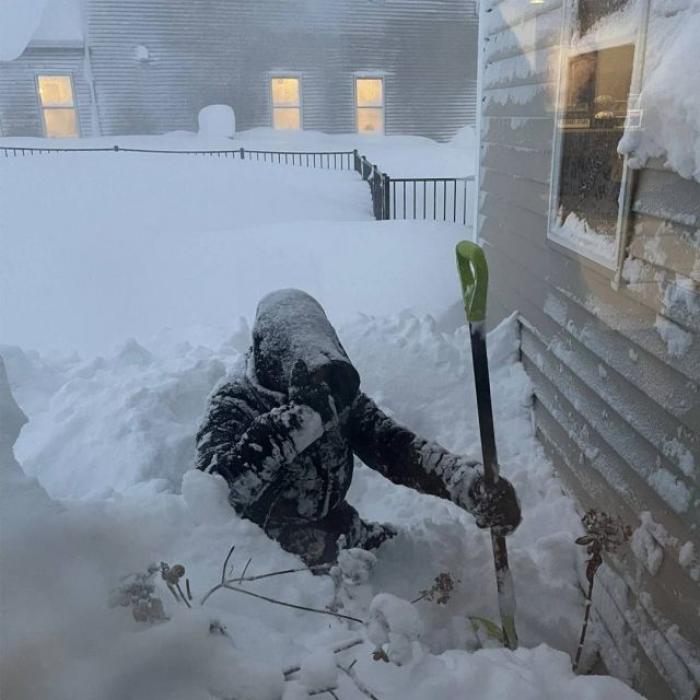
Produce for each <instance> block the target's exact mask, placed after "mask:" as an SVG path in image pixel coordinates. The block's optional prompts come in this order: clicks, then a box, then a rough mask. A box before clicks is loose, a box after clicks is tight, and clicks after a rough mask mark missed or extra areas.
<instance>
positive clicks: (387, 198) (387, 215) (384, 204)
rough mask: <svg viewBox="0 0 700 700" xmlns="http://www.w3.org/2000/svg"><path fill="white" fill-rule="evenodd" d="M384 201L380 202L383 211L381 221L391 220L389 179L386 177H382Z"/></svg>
mask: <svg viewBox="0 0 700 700" xmlns="http://www.w3.org/2000/svg"><path fill="white" fill-rule="evenodd" d="M383 182H384V201H383V202H382V209H383V212H382V213H383V215H384V216H383V219H384V220H385V221H388V220H389V219H391V187H390V185H391V178H390V177H389V176H388V175H386V174H385V175H384V177H383Z"/></svg>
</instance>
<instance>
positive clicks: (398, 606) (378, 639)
mask: <svg viewBox="0 0 700 700" xmlns="http://www.w3.org/2000/svg"><path fill="white" fill-rule="evenodd" d="M421 630H422V625H421V621H420V618H419V617H418V612H417V611H416V609H415V607H413V605H411V603H409V602H408V601H406V600H402V599H401V598H398V597H397V596H395V595H391V594H390V593H380V594H379V595H377V596H375V597H374V600H372V604H371V605H370V606H369V620H368V621H367V636H368V637H369V639H370V641H371V642H372V643H373V644H374V645H375V647H376V652H375V658H377V659H382V660H385V661H391V662H392V663H394V664H396V665H397V666H401V665H403V664H406V663H408V662H409V661H410V660H411V659H412V658H413V643H414V642H417V641H418V638H419V636H420V633H421Z"/></svg>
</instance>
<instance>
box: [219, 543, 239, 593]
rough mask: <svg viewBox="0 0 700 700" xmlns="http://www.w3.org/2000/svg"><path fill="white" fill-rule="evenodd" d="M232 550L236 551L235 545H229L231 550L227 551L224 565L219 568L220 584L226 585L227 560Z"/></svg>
mask: <svg viewBox="0 0 700 700" xmlns="http://www.w3.org/2000/svg"><path fill="white" fill-rule="evenodd" d="M234 549H236V545H235V544H234V545H231V549H229V550H228V554H227V555H226V559H224V565H223V567H222V568H221V583H226V567H227V566H228V562H229V559H230V558H231V556H232V554H233V550H234Z"/></svg>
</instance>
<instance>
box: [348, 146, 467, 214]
mask: <svg viewBox="0 0 700 700" xmlns="http://www.w3.org/2000/svg"><path fill="white" fill-rule="evenodd" d="M354 160H355V170H356V171H357V172H358V173H359V174H360V176H361V177H362V179H363V180H366V181H367V182H368V183H369V188H370V192H371V194H372V209H373V212H374V217H375V218H376V219H378V220H389V219H415V220H418V219H420V220H425V221H448V222H452V223H455V224H462V225H465V226H466V224H467V222H468V221H471V217H472V213H473V209H472V206H473V196H474V177H473V176H471V177H398V178H396V177H394V178H392V177H390V176H389V175H387V174H386V173H383V172H381V170H379V168H378V167H377V166H376V165H374V164H373V163H370V162H369V160H367V158H366V157H365V156H361V155H360V154H359V153H358V152H357V150H356V151H355V152H354Z"/></svg>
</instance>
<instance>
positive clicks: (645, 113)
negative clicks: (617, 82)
mask: <svg viewBox="0 0 700 700" xmlns="http://www.w3.org/2000/svg"><path fill="white" fill-rule="evenodd" d="M698 36H700V0H672V1H671V2H652V3H651V15H650V18H649V29H648V37H647V50H646V55H645V61H644V78H643V88H642V94H641V103H640V107H641V110H642V127H641V129H638V128H637V129H632V128H629V129H628V130H627V132H626V134H625V136H624V138H623V140H622V141H621V142H620V145H619V150H620V152H621V153H629V154H630V155H632V156H633V159H632V161H631V164H632V165H633V167H642V166H643V165H644V164H645V163H646V161H647V160H648V159H649V158H654V157H663V158H664V159H665V163H666V166H667V167H669V168H672V169H673V170H675V171H676V172H678V173H679V174H680V175H682V176H683V177H686V178H695V179H696V180H698V181H700V71H698V70H697V66H698V65H700V42H698Z"/></svg>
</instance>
